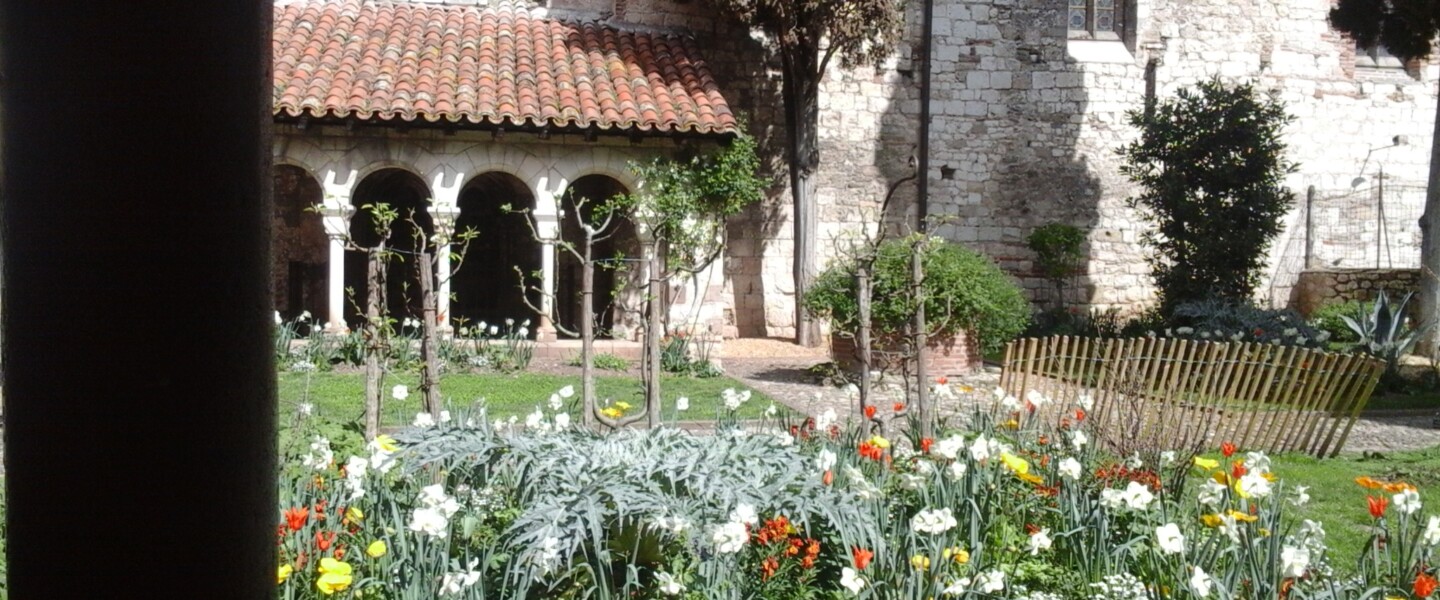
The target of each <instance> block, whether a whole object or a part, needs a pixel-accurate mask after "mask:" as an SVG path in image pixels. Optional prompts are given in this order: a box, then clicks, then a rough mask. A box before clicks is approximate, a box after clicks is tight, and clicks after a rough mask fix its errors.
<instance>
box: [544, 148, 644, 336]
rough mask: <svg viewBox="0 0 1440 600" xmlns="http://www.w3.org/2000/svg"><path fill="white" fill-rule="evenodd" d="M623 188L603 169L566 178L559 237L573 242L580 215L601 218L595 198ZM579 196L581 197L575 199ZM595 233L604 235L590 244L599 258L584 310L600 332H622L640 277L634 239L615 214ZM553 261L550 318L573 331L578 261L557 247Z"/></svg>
mask: <svg viewBox="0 0 1440 600" xmlns="http://www.w3.org/2000/svg"><path fill="white" fill-rule="evenodd" d="M629 192H630V188H629V187H627V186H625V184H623V183H621V181H620V180H618V179H616V178H614V177H611V176H610V175H606V174H600V173H593V174H585V175H582V176H580V177H577V178H575V179H572V180H570V183H569V185H568V186H566V188H565V193H564V194H563V195H561V197H560V210H561V211H563V217H562V218H561V219H560V236H561V239H563V240H566V241H570V242H573V243H575V244H577V245H578V244H579V243H580V242H581V241H582V240H583V239H584V237H583V233H582V229H581V227H580V224H581V222H582V221H581V219H583V220H584V222H587V223H591V224H597V225H598V224H599V221H601V220H602V218H601V216H600V215H599V214H598V213H599V211H597V210H596V208H597V206H598V205H599V202H602V201H604V200H608V199H609V198H611V197H612V196H614V195H615V194H628V193H629ZM582 199H584V200H586V201H585V202H583V203H582V202H580V200H582ZM600 235H601V236H602V237H607V239H605V240H603V241H600V242H597V243H596V245H595V249H594V255H595V257H596V258H599V259H604V260H603V262H602V263H601V264H600V265H599V266H598V267H597V268H596V270H595V293H594V296H593V297H592V298H591V305H590V309H591V310H593V311H594V312H595V316H596V320H595V325H596V327H597V328H598V329H599V331H600V334H601V335H602V336H604V337H628V336H626V335H625V331H626V330H633V329H634V325H635V323H636V318H635V317H634V315H633V314H632V309H633V308H635V307H638V303H637V302H636V298H638V297H639V295H640V290H639V286H637V285H635V283H637V282H638V280H639V278H640V277H641V276H642V275H641V274H640V270H639V268H638V267H639V265H638V263H637V261H636V260H635V259H637V258H639V256H640V244H639V241H638V239H637V238H636V235H635V226H634V224H633V223H631V222H630V220H629V219H626V218H624V217H621V216H616V217H615V218H614V220H612V221H611V223H610V224H609V227H607V228H606V229H605V230H604V231H602V232H601V234H600ZM556 263H557V269H556V271H557V272H556V299H555V301H556V318H557V322H558V324H559V325H561V326H563V327H565V328H567V329H570V330H572V331H573V330H575V329H576V328H578V327H579V323H580V311H581V310H583V308H582V307H583V305H584V299H583V298H582V297H581V276H582V274H583V270H582V269H581V264H580V262H579V260H577V259H576V258H575V257H573V256H571V255H570V254H569V253H568V252H557V253H556Z"/></svg>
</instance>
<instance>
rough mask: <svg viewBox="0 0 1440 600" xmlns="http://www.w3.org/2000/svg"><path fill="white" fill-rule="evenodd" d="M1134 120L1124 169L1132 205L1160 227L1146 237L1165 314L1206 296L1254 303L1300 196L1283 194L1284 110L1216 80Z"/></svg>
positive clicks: (1247, 88)
mask: <svg viewBox="0 0 1440 600" xmlns="http://www.w3.org/2000/svg"><path fill="white" fill-rule="evenodd" d="M1128 116H1129V120H1130V124H1131V125H1132V126H1134V127H1136V128H1138V129H1139V131H1140V137H1139V139H1138V140H1137V141H1135V142H1134V143H1131V144H1129V145H1127V146H1125V147H1124V148H1122V149H1121V151H1120V155H1121V157H1122V158H1123V159H1124V161H1125V163H1124V165H1123V166H1121V168H1120V172H1121V173H1123V174H1124V175H1125V176H1126V177H1128V178H1129V179H1130V181H1132V182H1134V183H1136V184H1138V185H1139V195H1138V196H1136V197H1133V198H1129V199H1128V201H1127V202H1128V204H1129V206H1130V207H1131V208H1133V209H1136V210H1137V211H1138V214H1139V215H1140V216H1141V217H1143V218H1144V219H1145V220H1146V221H1147V222H1148V224H1149V225H1151V227H1152V228H1151V229H1149V230H1148V231H1146V232H1145V233H1144V235H1143V237H1142V238H1141V239H1142V241H1144V242H1145V244H1146V245H1148V246H1150V247H1151V248H1153V249H1154V253H1153V255H1152V256H1151V257H1150V259H1149V261H1148V262H1149V263H1150V268H1151V272H1152V276H1153V278H1154V280H1155V286H1156V288H1157V293H1158V295H1159V297H1160V311H1161V313H1162V314H1165V315H1169V314H1170V313H1171V311H1173V310H1174V308H1175V307H1177V306H1179V305H1180V304H1183V303H1186V302H1195V301H1200V300H1204V299H1207V298H1220V299H1225V300H1229V301H1231V302H1245V301H1247V300H1248V299H1250V298H1251V297H1253V296H1254V293H1253V292H1254V289H1255V286H1256V285H1257V283H1258V282H1259V277H1260V272H1261V269H1262V268H1263V267H1264V265H1265V259H1266V258H1265V257H1266V254H1267V250H1268V248H1269V247H1270V243H1271V242H1272V241H1274V239H1275V237H1276V236H1278V235H1279V234H1280V229H1281V224H1280V220H1281V219H1282V218H1284V216H1285V213H1286V212H1288V211H1289V210H1290V205H1291V204H1293V202H1294V199H1295V194H1294V193H1292V192H1291V191H1290V190H1289V189H1288V188H1286V187H1285V177H1286V175H1288V174H1290V173H1293V172H1294V171H1295V169H1296V166H1295V165H1294V164H1293V163H1291V162H1290V161H1288V160H1286V158H1285V143H1284V141H1283V133H1284V128H1285V126H1286V125H1287V124H1288V123H1289V122H1290V121H1291V120H1292V118H1291V117H1290V116H1289V115H1287V114H1286V113H1285V107H1284V105H1283V104H1281V103H1280V102H1279V101H1278V100H1275V99H1271V98H1266V97H1264V96H1262V95H1261V93H1260V92H1259V91H1258V90H1256V88H1255V86H1254V85H1253V84H1248V83H1247V84H1241V85H1236V86H1227V85H1225V84H1223V83H1221V82H1219V81H1218V80H1213V79H1212V80H1210V81H1202V82H1200V83H1199V84H1197V85H1196V86H1195V87H1193V88H1181V89H1180V91H1179V92H1178V93H1177V94H1176V97H1175V98H1173V99H1167V100H1164V101H1161V102H1160V103H1159V105H1158V106H1156V107H1154V110H1153V111H1132V112H1130V113H1128Z"/></svg>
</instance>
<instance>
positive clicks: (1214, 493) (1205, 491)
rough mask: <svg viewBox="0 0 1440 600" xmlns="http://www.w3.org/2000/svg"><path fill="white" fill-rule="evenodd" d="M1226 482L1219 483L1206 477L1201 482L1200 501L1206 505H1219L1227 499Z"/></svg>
mask: <svg viewBox="0 0 1440 600" xmlns="http://www.w3.org/2000/svg"><path fill="white" fill-rule="evenodd" d="M1226 489H1229V488H1226V487H1225V485H1224V484H1221V483H1217V482H1216V481H1215V480H1214V479H1206V480H1205V483H1202V484H1200V503H1201V504H1204V505H1206V506H1219V505H1220V503H1221V502H1223V501H1224V500H1225V490H1226Z"/></svg>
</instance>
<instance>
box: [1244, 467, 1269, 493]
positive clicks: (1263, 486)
mask: <svg viewBox="0 0 1440 600" xmlns="http://www.w3.org/2000/svg"><path fill="white" fill-rule="evenodd" d="M1235 491H1236V492H1239V493H1240V496H1241V497H1243V498H1264V497H1266V496H1269V495H1270V491H1271V486H1270V480H1269V479H1266V478H1265V475H1263V474H1261V473H1259V472H1257V471H1251V472H1249V473H1246V474H1245V475H1243V476H1241V477H1240V480H1239V481H1236V482H1235Z"/></svg>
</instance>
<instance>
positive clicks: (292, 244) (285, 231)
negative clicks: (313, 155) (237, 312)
mask: <svg viewBox="0 0 1440 600" xmlns="http://www.w3.org/2000/svg"><path fill="white" fill-rule="evenodd" d="M271 174H272V177H273V181H274V183H273V185H274V188H273V191H274V197H275V203H274V209H273V213H272V225H271V243H270V248H271V251H270V254H271V257H272V261H273V262H272V267H271V277H272V280H273V286H274V290H273V293H274V302H275V310H276V311H278V312H279V313H280V316H281V317H282V318H284V319H285V320H287V321H290V320H295V319H298V318H299V317H300V315H301V314H303V313H306V312H308V313H310V315H311V317H313V318H312V319H311V320H310V321H309V322H308V323H306V324H305V325H304V327H306V328H308V326H309V323H314V322H316V320H319V321H321V322H323V321H324V317H325V312H326V298H327V296H326V285H325V284H326V282H327V281H328V277H329V274H328V271H327V268H328V267H327V266H328V264H329V259H330V240H329V238H328V237H327V236H326V235H325V223H324V220H323V218H322V217H321V216H320V213H318V212H316V211H315V210H313V207H314V206H315V205H317V204H320V203H321V202H322V201H323V200H324V191H323V188H322V187H321V186H320V182H319V181H318V180H316V179H315V176H314V175H313V172H312V171H309V170H307V169H305V168H304V167H302V166H297V165H292V164H283V163H282V164H276V165H275V166H274V168H273V169H272V170H271Z"/></svg>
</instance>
